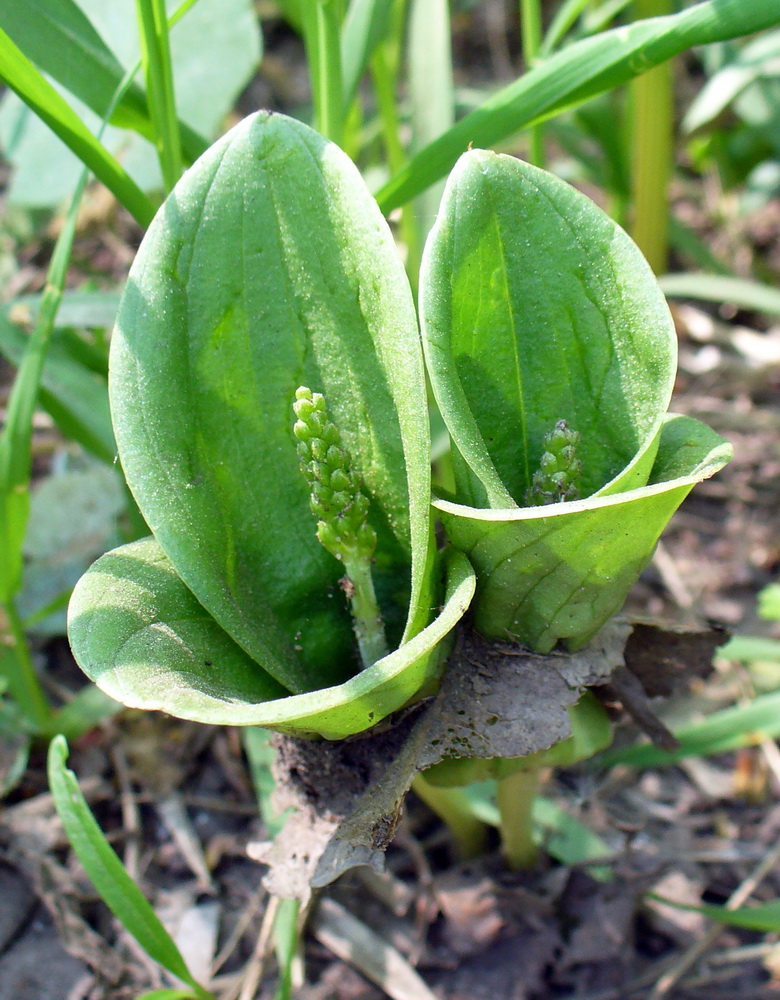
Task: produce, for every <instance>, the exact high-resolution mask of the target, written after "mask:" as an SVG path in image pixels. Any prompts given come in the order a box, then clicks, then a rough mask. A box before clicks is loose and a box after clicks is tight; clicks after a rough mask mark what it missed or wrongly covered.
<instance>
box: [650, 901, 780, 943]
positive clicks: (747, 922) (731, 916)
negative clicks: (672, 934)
mask: <svg viewBox="0 0 780 1000" xmlns="http://www.w3.org/2000/svg"><path fill="white" fill-rule="evenodd" d="M650 898H651V899H655V900H657V902H659V903H664V904H665V905H666V906H673V907H674V908H675V909H676V910H689V911H692V912H694V913H703V914H704V915H705V916H706V917H710V919H711V920H716V921H717V922H718V923H720V924H727V925H728V926H730V927H744V928H745V929H746V930H751V931H761V932H763V933H764V934H776V933H777V932H778V931H780V900H775V901H774V902H771V903H758V904H757V905H755V906H740V907H738V908H737V909H736V910H730V909H728V907H726V906H713V905H711V904H706V903H705V904H702V905H701V906H695V905H694V904H692V903H678V902H676V901H675V900H674V899H667V897H666V896H657V895H656V894H655V893H651V894H650Z"/></svg>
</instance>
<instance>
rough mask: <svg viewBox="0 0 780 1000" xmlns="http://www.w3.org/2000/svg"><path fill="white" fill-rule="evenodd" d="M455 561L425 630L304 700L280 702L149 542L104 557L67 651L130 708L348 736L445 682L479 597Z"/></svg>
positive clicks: (280, 694) (76, 609) (86, 586)
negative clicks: (451, 639) (448, 658)
mask: <svg viewBox="0 0 780 1000" xmlns="http://www.w3.org/2000/svg"><path fill="white" fill-rule="evenodd" d="M453 556H454V558H453V560H452V562H451V564H450V571H449V574H448V585H447V595H446V602H445V605H444V608H443V610H442V611H441V612H440V614H439V615H438V617H437V618H435V619H434V621H433V622H432V623H431V624H430V625H429V626H427V628H425V629H423V630H422V631H421V632H419V633H418V634H417V635H416V636H415V637H414V638H412V639H410V640H409V642H407V643H405V644H404V645H403V646H401V648H400V649H397V650H395V652H392V653H390V654H389V655H388V656H386V657H384V658H383V659H382V660H379V661H378V662H377V663H375V664H374V665H373V666H372V667H369V668H368V669H367V670H363V671H361V672H360V673H359V674H357V675H356V676H354V677H352V678H350V680H348V681H346V682H345V683H343V684H340V685H337V686H335V687H323V688H322V689H320V690H318V691H313V692H311V693H309V694H299V695H293V696H289V697H284V695H285V692H284V690H283V689H282V688H281V687H280V685H279V684H278V683H277V682H275V681H273V680H272V678H270V677H269V675H268V674H267V673H265V672H264V671H263V670H262V669H261V668H260V667H259V666H258V664H257V663H254V662H253V661H252V660H251V659H250V658H249V657H248V656H247V654H246V653H244V651H243V650H242V649H241V648H240V647H239V646H238V645H237V644H236V643H235V642H233V641H232V640H231V639H230V637H229V636H228V635H227V634H226V633H225V632H223V631H222V629H220V628H219V626H218V625H217V624H216V622H215V621H214V620H213V619H212V618H211V617H210V616H209V615H208V614H207V613H206V611H204V609H203V608H202V607H201V606H200V605H199V604H198V603H197V601H196V600H195V598H194V597H193V596H192V594H191V593H190V592H189V591H188V590H187V588H186V587H185V586H184V584H183V583H182V582H181V580H180V579H179V578H178V576H177V575H176V573H175V571H174V569H173V567H172V566H171V564H170V562H169V561H168V560H167V559H166V557H165V555H164V553H163V552H162V550H161V549H160V546H159V545H158V544H157V542H155V541H154V540H153V539H146V540H143V541H140V542H134V543H132V544H130V545H125V546H122V547H121V548H119V549H115V550H114V551H113V552H109V553H108V554H107V555H105V556H103V557H102V558H101V559H99V560H98V561H97V562H96V563H95V565H94V566H93V567H92V569H91V570H90V571H89V572H88V573H87V574H86V575H85V576H84V577H83V578H82V579H81V581H80V582H79V584H78V586H77V587H76V590H75V591H74V595H73V600H72V602H71V608H70V621H69V633H70V638H71V644H72V646H73V650H74V653H75V655H76V658H77V660H78V662H79V665H80V666H81V667H82V669H83V670H84V671H85V672H86V673H87V675H88V676H89V677H90V678H91V679H92V680H94V681H95V683H96V684H97V685H98V687H100V689H101V690H103V691H105V692H106V693H107V694H108V695H110V696H112V697H114V698H116V699H117V700H118V701H121V702H122V703H123V704H124V705H127V706H128V707H131V708H143V709H162V710H163V711H165V712H168V713H169V714H170V715H174V716H177V717H179V718H185V719H192V720H194V721H196V722H206V723H212V724H217V725H219V724H225V725H233V726H263V727H265V728H268V729H276V730H282V731H285V732H290V733H294V734H299V735H312V734H314V733H317V734H319V735H322V736H325V737H326V738H327V739H343V738H345V737H347V736H351V735H353V734H354V733H358V732H362V731H363V730H365V729H368V728H370V727H371V726H373V725H375V724H376V723H377V722H379V721H381V719H383V718H385V717H386V716H387V715H389V714H390V713H391V712H393V711H395V710H396V709H398V708H401V707H402V706H403V705H405V704H406V703H407V702H408V701H409V700H410V699H412V698H413V697H414V696H415V695H417V694H418V693H419V692H420V690H422V689H424V688H426V687H428V686H430V685H432V684H434V683H435V682H436V680H437V679H438V676H439V673H440V671H441V667H442V648H441V645H442V642H443V641H444V640H445V638H446V636H447V635H448V633H449V632H450V631H451V630H452V629H453V628H454V626H455V625H456V624H457V622H458V621H459V620H460V618H461V617H462V615H463V614H464V612H465V611H466V609H467V607H468V605H469V602H470V600H471V597H472V595H473V593H474V576H473V573H472V571H471V568H470V566H469V565H468V563H467V561H466V560H465V559H464V558H463V557H462V556H460V555H459V554H457V553H453Z"/></svg>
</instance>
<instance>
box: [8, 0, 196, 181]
mask: <svg viewBox="0 0 780 1000" xmlns="http://www.w3.org/2000/svg"><path fill="white" fill-rule="evenodd" d="M195 2H196V0H188V2H186V3H184V4H182V5H181V7H179V9H178V10H177V11H176V13H175V14H174V15H173V16H172V17H171V19H170V25H171V26H173V25H174V24H175V23H176V22H177V21H178V20H180V19H181V18H182V17H183V16H184V14H186V13H187V11H188V10H189V9H190V8H191V7H192V6H193V5H194V3H195ZM0 29H2V30H3V31H5V32H6V34H8V36H9V37H10V38H11V40H12V41H13V42H14V44H16V45H17V46H18V47H19V48H20V49H21V50H22V52H24V53H25V55H26V56H27V57H28V58H29V59H30V60H31V61H32V62H34V63H35V64H36V65H37V66H38V67H39V69H41V70H43V71H44V72H45V73H48V74H49V76H51V77H52V79H54V80H56V81H57V83H60V84H62V86H63V87H65V89H66V90H69V91H70V92H71V94H73V95H74V97H77V98H78V99H79V100H81V101H83V102H84V104H86V105H87V107H88V108H90V109H91V110H92V111H94V112H95V114H97V115H99V116H100V117H101V118H102V117H103V116H104V115H105V113H106V110H107V109H108V108H109V107H110V106H111V102H112V100H113V97H114V93H115V91H116V89H117V87H118V86H119V85H120V83H121V81H122V78H123V77H124V75H125V71H124V68H123V67H122V65H121V64H120V62H119V60H118V59H117V58H116V56H115V55H114V53H113V52H112V51H111V49H110V48H109V47H108V46H107V45H106V43H105V42H104V41H103V39H102V38H101V37H100V35H99V34H98V32H97V31H96V30H95V28H94V27H93V26H92V23H91V22H90V21H89V19H88V18H87V16H86V15H85V14H84V12H83V11H82V10H81V8H80V7H79V6H78V4H77V3H75V0H27V2H25V3H6V4H0ZM111 124H112V125H116V126H117V127H119V128H129V129H133V131H135V132H138V133H139V134H140V135H142V136H144V137H145V138H146V139H149V141H150V142H153V141H154V130H153V127H152V124H151V121H150V120H149V109H148V106H147V102H146V95H145V94H144V92H143V90H142V89H141V87H139V86H138V84H136V83H132V84H131V85H130V86H129V87H128V89H127V93H126V94H125V96H124V97H123V98H122V100H121V101H120V102H119V104H118V105H117V107H116V111H115V112H114V114H113V115H112V116H111ZM179 128H180V130H181V137H182V150H183V152H184V154H185V156H186V158H187V160H189V161H190V162H192V161H193V160H195V159H197V158H198V157H199V156H200V155H201V153H203V152H204V151H205V150H206V148H207V146H208V142H207V141H206V140H205V139H204V138H203V137H202V136H200V135H198V134H197V133H196V132H195V131H194V130H193V129H191V128H190V127H189V126H187V125H185V124H184V123H182V122H180V123H179Z"/></svg>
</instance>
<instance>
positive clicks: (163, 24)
mask: <svg viewBox="0 0 780 1000" xmlns="http://www.w3.org/2000/svg"><path fill="white" fill-rule="evenodd" d="M136 9H137V12H138V23H139V27H140V39H141V60H142V63H143V69H144V77H145V79H146V90H147V94H148V97H149V115H150V117H151V120H152V124H153V126H154V140H155V146H156V148H157V156H158V158H159V160H160V170H161V171H162V175H163V184H164V185H165V190H166V191H171V189H172V188H173V187H174V185H175V184H176V182H177V181H178V180H179V178H180V177H181V175H182V169H183V163H182V157H181V136H180V134H179V119H178V117H177V116H176V99H175V96H174V87H173V65H172V62H171V47H170V41H169V37H168V19H167V16H166V12H165V2H164V0H136Z"/></svg>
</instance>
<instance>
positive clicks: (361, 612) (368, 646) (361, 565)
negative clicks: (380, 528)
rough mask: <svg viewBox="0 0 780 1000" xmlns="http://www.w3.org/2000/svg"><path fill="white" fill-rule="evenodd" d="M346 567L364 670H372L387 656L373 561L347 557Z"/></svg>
mask: <svg viewBox="0 0 780 1000" xmlns="http://www.w3.org/2000/svg"><path fill="white" fill-rule="evenodd" d="M344 568H345V569H346V571H347V577H348V578H349V582H350V584H351V587H350V598H349V604H350V610H351V611H352V619H353V627H354V629H355V635H356V637H357V642H358V649H359V650H360V659H361V660H362V662H363V666H364V667H370V666H372V664H374V663H376V661H377V660H381V659H382V657H383V656H387V639H386V638H385V629H384V625H383V623H382V615H381V613H380V611H379V604H378V603H377V599H376V593H375V591H374V579H373V576H372V574H371V560H370V559H361V558H360V557H357V558H355V559H346V558H345V559H344Z"/></svg>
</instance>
